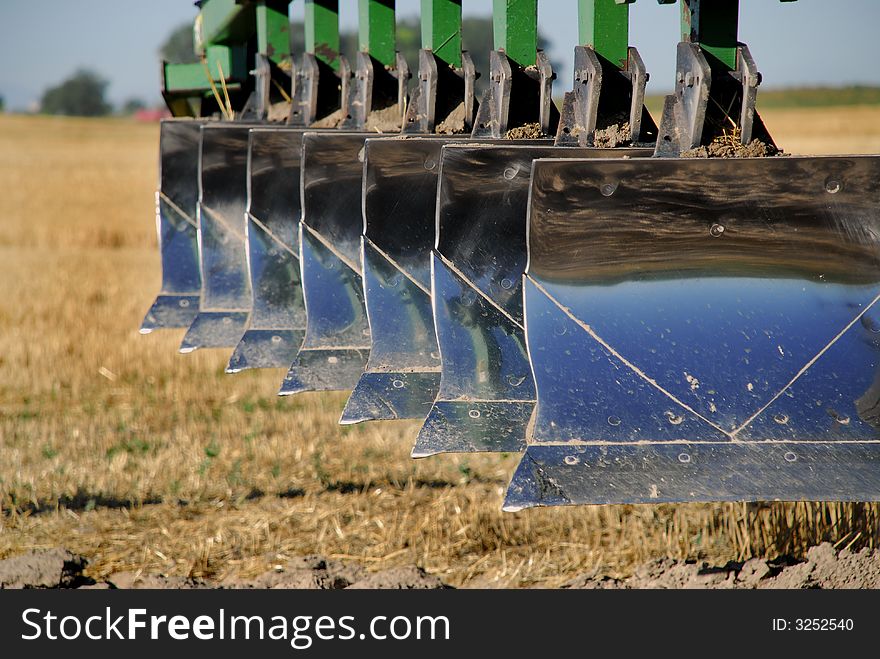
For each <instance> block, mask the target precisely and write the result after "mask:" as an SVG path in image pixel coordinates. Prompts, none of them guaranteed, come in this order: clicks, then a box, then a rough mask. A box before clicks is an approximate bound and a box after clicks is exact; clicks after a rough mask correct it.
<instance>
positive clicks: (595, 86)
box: [556, 46, 657, 146]
mask: <svg viewBox="0 0 880 659" xmlns="http://www.w3.org/2000/svg"><path fill="white" fill-rule="evenodd" d="M574 62H575V65H574V88H573V90H572V91H570V92H566V94H565V97H564V100H563V105H562V116H561V118H560V121H559V130H558V131H557V134H556V145H557V146H594V142H595V140H594V137H595V133H596V130H597V129H604V128H608V127H610V126H613V125H620V124H623V123H624V122H627V123H628V124H629V135H628V136H626V137H625V139H624V141H622V142H621V143H620V145H621V146H622V145H624V144H631V143H639V142H653V141H654V140H655V139H656V137H657V127H656V125H654V121H653V119H651V116H650V114H648V112H647V110H646V109H645V85H646V83H647V81H648V74H647V72H646V71H645V65H644V63H643V62H642V58H641V56H640V55H639V52H638V50H636V49H635V48H632V47H631V48H628V49H627V68H626V69H625V70H621V69H619V68H617V67H616V66H614V65H613V64H612V63H610V62H608V61H607V60H604V59H603V58H602V57H601V56H600V55H599V54H598V53H596V51H595V50H594V49H593V48H591V47H590V46H577V47H576V48H575V51H574Z"/></svg>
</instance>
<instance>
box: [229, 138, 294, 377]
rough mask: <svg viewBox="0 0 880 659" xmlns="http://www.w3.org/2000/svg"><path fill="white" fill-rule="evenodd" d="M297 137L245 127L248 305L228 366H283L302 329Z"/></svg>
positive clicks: (236, 368) (232, 369)
mask: <svg viewBox="0 0 880 659" xmlns="http://www.w3.org/2000/svg"><path fill="white" fill-rule="evenodd" d="M302 137H303V130H302V129H294V128H286V127H275V128H252V129H251V131H250V135H249V142H248V210H247V225H246V238H247V263H248V270H249V272H250V284H251V292H252V303H251V304H252V307H251V315H250V318H249V321H248V327H247V330H246V331H245V334H244V336H243V337H242V338H241V341H240V342H239V344H238V347H236V349H235V352H234V353H233V355H232V358H231V359H230V360H229V366H228V367H227V369H226V370H227V371H228V372H235V371H241V370H243V369H247V368H279V367H284V368H287V367H289V366H290V364H291V362H292V361H293V359H294V357H296V353H297V351H298V350H299V347H300V345H301V344H302V340H303V336H304V335H305V327H306V314H305V306H304V304H303V299H302V285H301V283H300V268H299V238H298V227H299V221H300V217H301V209H300V198H301V194H300V160H301V156H302Z"/></svg>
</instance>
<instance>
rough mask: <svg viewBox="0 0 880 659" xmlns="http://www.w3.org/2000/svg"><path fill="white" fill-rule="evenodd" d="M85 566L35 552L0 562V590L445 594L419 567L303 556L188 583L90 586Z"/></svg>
mask: <svg viewBox="0 0 880 659" xmlns="http://www.w3.org/2000/svg"><path fill="white" fill-rule="evenodd" d="M86 565H88V560H87V559H86V558H84V557H83V556H78V555H76V554H73V553H71V552H69V551H67V550H66V549H37V550H33V551H29V552H26V553H24V554H20V555H18V556H13V557H12V558H7V559H6V560H2V561H0V589H3V588H119V589H142V588H148V589H162V590H168V589H175V590H189V589H195V588H229V589H297V590H341V589H343V588H356V589H385V590H389V589H390V590H413V589H421V590H428V589H439V588H450V587H451V586H448V585H447V584H445V583H443V582H442V581H441V580H440V579H439V577H436V576H433V575H430V574H428V573H427V572H425V571H424V570H423V569H422V568H420V567H415V566H409V567H397V568H391V569H388V570H384V571H382V572H376V573H372V574H371V573H369V572H367V570H366V569H365V568H364V567H363V566H362V565H360V564H358V563H353V562H347V561H337V560H332V559H329V558H326V557H324V556H317V555H312V556H303V557H299V558H294V559H292V560H290V561H288V562H287V563H286V564H285V565H276V566H274V567H273V569H271V570H269V571H268V572H264V573H263V574H261V575H259V576H258V577H256V578H254V579H237V578H234V579H225V580H223V581H214V580H210V579H193V578H189V577H184V576H168V575H164V574H143V573H141V572H117V573H116V574H113V575H111V576H110V577H109V578H107V579H106V580H104V581H102V582H100V583H96V582H95V581H94V580H93V579H90V578H88V577H86V576H85V575H84V574H83V570H84V569H85V567H86Z"/></svg>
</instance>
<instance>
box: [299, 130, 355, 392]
mask: <svg viewBox="0 0 880 659" xmlns="http://www.w3.org/2000/svg"><path fill="white" fill-rule="evenodd" d="M370 136H371V134H369V133H341V132H339V133H336V132H333V133H331V132H326V133H306V134H305V135H304V137H303V146H302V172H301V176H302V221H301V222H300V268H301V277H302V288H303V299H304V302H305V308H306V333H305V338H304V340H303V344H302V346H301V348H300V350H299V353H298V354H297V356H296V358H295V360H294V362H293V365H292V366H291V368H290V370H289V371H288V374H287V377H286V378H285V380H284V383H283V384H282V387H281V394H282V395H291V394H296V393H300V392H303V391H327V390H347V389H353V388H354V387H355V385H356V384H357V381H358V379H359V378H360V375H361V373H363V370H364V367H365V366H366V363H367V357H368V356H369V353H370V327H369V324H368V321H367V312H366V309H365V308H364V293H363V283H362V269H361V263H360V242H361V234H362V232H363V219H362V213H361V178H362V174H363V153H362V151H363V148H364V142H365V140H366V139H367V137H370Z"/></svg>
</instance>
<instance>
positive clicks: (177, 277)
mask: <svg viewBox="0 0 880 659" xmlns="http://www.w3.org/2000/svg"><path fill="white" fill-rule="evenodd" d="M203 123H204V122H201V121H192V120H189V119H176V120H175V119H165V120H164V121H162V124H161V128H160V137H159V191H158V192H157V193H156V231H157V233H158V236H159V249H160V251H161V254H162V288H161V290H160V291H159V296H158V297H157V298H156V301H155V302H153V306H152V307H150V310H149V311H148V312H147V315H146V317H145V318H144V322H143V323H142V324H141V330H140V331H141V334H149V333H150V332H152V331H153V330H157V329H166V328H177V327H189V326H190V323H192V321H193V319H195V317H196V314H198V312H199V291H200V289H201V275H200V273H199V247H198V236H197V231H198V224H197V221H196V209H197V207H198V200H199V187H198V181H199V177H198V172H199V129H200V128H201V126H202V124H203Z"/></svg>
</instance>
